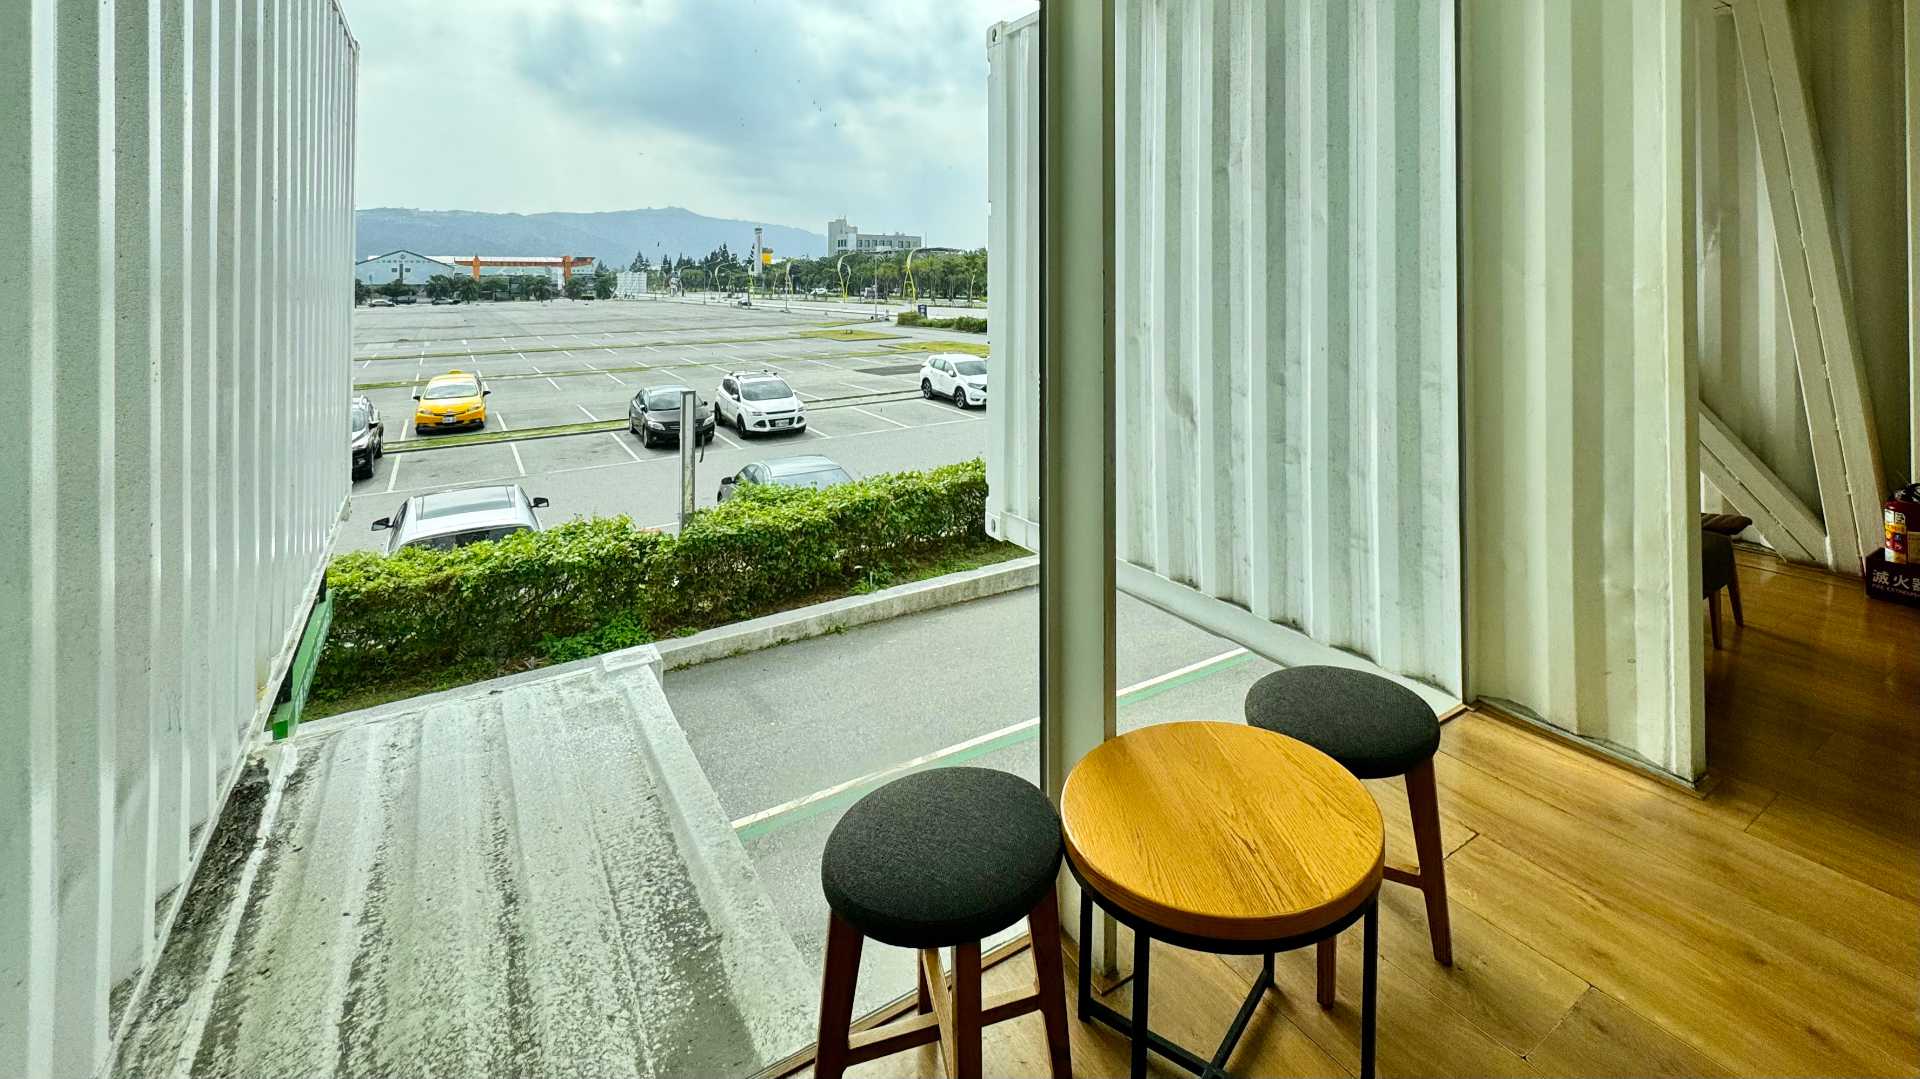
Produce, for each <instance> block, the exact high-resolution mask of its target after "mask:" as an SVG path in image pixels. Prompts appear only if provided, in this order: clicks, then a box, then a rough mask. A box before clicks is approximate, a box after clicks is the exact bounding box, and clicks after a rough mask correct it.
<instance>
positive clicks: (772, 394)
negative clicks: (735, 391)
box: [740, 378, 793, 401]
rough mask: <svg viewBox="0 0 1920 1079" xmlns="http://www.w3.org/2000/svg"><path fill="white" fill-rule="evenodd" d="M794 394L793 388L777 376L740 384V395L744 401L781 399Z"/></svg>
mask: <svg viewBox="0 0 1920 1079" xmlns="http://www.w3.org/2000/svg"><path fill="white" fill-rule="evenodd" d="M792 396H793V388H792V387H791V386H788V385H787V384H786V383H784V382H782V381H780V380H779V379H777V378H772V379H766V380H763V381H760V382H743V383H741V384H740V397H741V400H744V401H781V400H785V399H786V398H788V397H792Z"/></svg>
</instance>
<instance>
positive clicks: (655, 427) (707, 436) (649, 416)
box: [627, 386, 714, 446]
mask: <svg viewBox="0 0 1920 1079" xmlns="http://www.w3.org/2000/svg"><path fill="white" fill-rule="evenodd" d="M685 392H687V387H685V386H648V387H647V388H646V389H644V390H641V391H640V392H639V393H636V394H634V395H633V400H632V401H630V402H628V404H627V430H629V431H631V432H633V433H634V434H636V435H638V436H640V444H641V445H643V446H652V445H653V444H654V443H655V442H668V443H673V444H675V445H677V444H679V442H680V395H681V394H683V393H685ZM693 417H694V426H695V428H696V429H697V430H698V431H699V435H700V444H702V445H704V444H706V443H708V442H712V441H713V428H714V418H713V405H712V403H711V402H708V401H706V400H704V399H702V398H699V397H695V398H694V406H693Z"/></svg>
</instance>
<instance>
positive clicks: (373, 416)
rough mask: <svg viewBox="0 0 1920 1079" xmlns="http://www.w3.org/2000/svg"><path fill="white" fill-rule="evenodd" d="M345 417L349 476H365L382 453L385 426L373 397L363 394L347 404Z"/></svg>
mask: <svg viewBox="0 0 1920 1079" xmlns="http://www.w3.org/2000/svg"><path fill="white" fill-rule="evenodd" d="M347 416H348V423H347V452H348V453H350V454H352V457H353V478H354V479H356V480H364V479H369V478H371V477H372V476H373V463H374V462H375V461H377V460H379V459H380V458H381V457H383V456H385V455H386V452H387V449H386V442H387V425H386V424H385V423H382V422H381V420H380V410H379V409H377V408H375V407H373V400H372V399H371V398H369V397H367V396H366V395H364V394H362V395H361V396H359V397H356V398H354V399H353V402H352V403H351V404H350V405H348V406H347Z"/></svg>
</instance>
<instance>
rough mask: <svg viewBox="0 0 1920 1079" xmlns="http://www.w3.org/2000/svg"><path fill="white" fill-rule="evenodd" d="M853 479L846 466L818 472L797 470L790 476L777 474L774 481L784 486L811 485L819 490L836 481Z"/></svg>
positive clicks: (841, 481) (843, 481)
mask: <svg viewBox="0 0 1920 1079" xmlns="http://www.w3.org/2000/svg"><path fill="white" fill-rule="evenodd" d="M852 479H853V477H852V476H849V475H847V470H846V469H844V468H823V469H820V470H819V471H817V472H795V473H793V474H792V475H790V476H775V477H773V482H774V483H777V484H779V485H780V486H782V487H811V488H813V489H814V490H816V491H817V490H819V489H821V488H823V487H832V486H833V485H834V484H836V483H847V482H849V481H851V480H852Z"/></svg>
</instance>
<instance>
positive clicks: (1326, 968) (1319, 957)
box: [1313, 937, 1340, 1008]
mask: <svg viewBox="0 0 1920 1079" xmlns="http://www.w3.org/2000/svg"><path fill="white" fill-rule="evenodd" d="M1339 957H1340V938H1339V937H1328V938H1327V939H1325V940H1323V941H1321V942H1320V943H1318V944H1316V945H1314V947H1313V961H1314V975H1315V977H1314V997H1315V999H1317V1000H1318V1001H1319V1002H1320V1006H1321V1007H1322V1008H1331V1007H1333V978H1334V974H1335V973H1336V971H1337V969H1338V967H1339Z"/></svg>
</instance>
